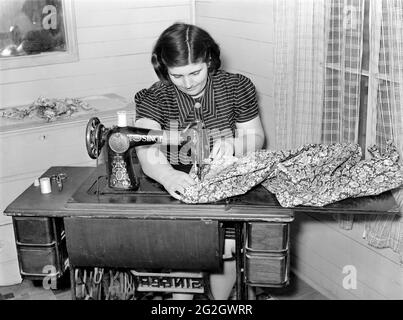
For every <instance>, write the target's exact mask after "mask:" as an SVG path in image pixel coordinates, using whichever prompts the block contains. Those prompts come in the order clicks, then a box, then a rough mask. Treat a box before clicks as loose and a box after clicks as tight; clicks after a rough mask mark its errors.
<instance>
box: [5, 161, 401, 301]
mask: <svg viewBox="0 0 403 320" xmlns="http://www.w3.org/2000/svg"><path fill="white" fill-rule="evenodd" d="M61 172H63V173H65V174H66V175H67V179H66V180H65V182H64V185H63V190H62V191H58V190H57V187H56V186H53V188H52V189H53V190H52V193H50V194H41V193H40V190H39V188H38V187H34V186H33V185H31V186H30V187H29V188H28V189H27V190H25V191H24V192H23V193H22V194H21V195H20V196H19V197H18V198H17V199H16V200H15V201H14V202H12V203H11V204H10V205H9V206H8V207H7V208H6V210H5V214H6V215H9V216H12V217H13V224H14V228H15V235H16V243H17V251H18V257H19V264H20V272H21V274H22V275H23V276H24V277H26V278H40V277H45V276H49V274H48V273H49V268H48V269H46V266H49V265H50V266H53V267H54V268H53V269H50V270H51V272H53V275H56V276H57V277H59V276H61V275H62V274H63V273H64V272H65V271H66V269H67V266H68V265H70V276H71V277H70V278H71V280H73V281H74V275H73V269H74V268H75V267H80V266H83V267H85V266H94V267H98V266H99V267H102V266H110V267H123V268H133V267H139V264H140V266H143V267H147V266H149V267H152V266H155V267H156V268H161V267H162V266H163V265H164V262H166V263H167V264H166V265H167V266H168V267H169V266H170V267H172V268H174V269H175V267H176V266H177V267H183V266H184V264H183V263H184V261H183V260H181V259H183V255H184V253H185V252H188V253H189V252H190V253H189V257H190V258H189V259H187V261H188V262H186V263H185V265H186V269H188V270H197V269H199V268H200V270H202V269H204V270H216V269H217V268H219V267H220V266H221V263H222V261H221V256H220V255H221V253H222V245H223V241H222V234H221V233H220V230H221V228H220V227H221V225H222V224H223V223H227V224H228V223H230V224H232V225H234V226H235V239H236V266H237V298H238V299H245V298H247V292H248V288H250V287H256V286H268V287H281V286H285V285H287V284H288V282H289V265H290V245H289V239H290V237H289V233H290V224H291V222H292V221H293V219H294V214H295V213H297V212H298V211H316V212H323V213H326V214H329V213H330V214H332V213H352V214H376V213H380V212H383V213H388V212H389V213H393V212H395V210H396V209H395V207H396V203H395V201H394V199H393V196H392V195H391V193H390V192H388V193H384V194H382V195H380V196H377V197H365V198H357V199H347V200H344V201H340V202H338V203H335V204H333V205H329V206H325V207H321V208H316V207H315V208H313V207H298V208H283V207H281V206H280V205H279V203H278V202H277V200H276V198H275V196H274V195H273V194H271V193H270V192H268V191H267V190H266V189H265V188H263V187H262V186H258V187H256V188H254V189H252V190H251V191H249V192H248V193H246V194H244V195H241V196H236V197H232V198H229V199H226V200H223V201H219V202H217V203H213V204H195V205H189V204H184V203H182V202H180V201H178V200H176V199H173V198H172V197H170V196H169V195H168V194H167V193H166V192H165V191H163V190H162V189H161V188H160V187H158V185H156V184H154V183H153V182H152V181H151V180H149V179H145V180H144V181H143V183H142V184H141V185H142V186H143V187H141V188H140V190H138V191H137V192H136V193H133V192H131V193H119V194H114V193H113V192H109V191H108V190H107V192H103V191H105V190H106V189H105V181H104V180H102V179H103V176H104V175H105V171H104V168H102V167H99V168H93V167H51V168H50V169H49V170H47V171H46V172H45V173H44V174H43V175H42V176H48V177H49V176H51V175H54V174H58V173H61ZM100 190H101V192H100ZM212 226H213V227H212ZM215 226H216V227H215ZM186 228H188V230H190V231H189V232H187V233H186V231H185V230H186ZM131 230H137V232H131ZM158 230H161V233H164V232H165V233H166V232H168V233H170V234H173V233H174V234H177V235H178V236H177V238H178V239H181V240H178V241H180V242H181V243H186V244H187V245H188V247H186V246H184V247H179V246H178V245H177V244H178V243H180V242H176V243H175V242H174V246H173V247H174V248H172V246H169V245H166V244H164V242H163V241H162V242H161V241H160V242H158V239H159V232H158ZM136 234H140V235H141V239H143V240H142V241H143V242H142V245H141V246H140V245H137V246H136V244H138V240H139V239H140V238H139V237H136V236H135V235H136ZM148 234H150V235H151V237H150V238H148V237H147V236H145V235H148ZM147 238H148V239H147ZM209 238H211V239H216V240H217V241H216V242H214V243H213V244H212V243H211V242H208V241H207V239H209ZM66 240H67V243H66ZM153 241H154V244H155V245H154V246H152V245H151V244H152V242H153ZM158 246H160V247H161V248H163V249H162V250H158ZM145 247H147V248H148V249H147V250H146V249H144V250H143V249H141V248H145ZM156 248H157V250H156ZM195 248H196V249H197V250H195ZM174 249H175V250H177V251H178V252H179V253H180V254H177V256H178V257H180V258H178V259H179V260H175V258H174V257H173V255H174V251H172V250H174ZM166 250H168V251H169V252H170V254H166V255H165V256H164V254H163V253H164V251H166ZM180 250H182V251H180ZM147 255H153V257H150V258H151V259H148V260H147V259H146V258H147ZM203 257H210V258H211V259H207V258H206V259H203ZM214 257H216V259H214ZM140 258H141V259H140ZM139 261H140V262H139ZM150 261H151V262H150ZM178 261H179V262H178ZM203 261H205V262H203ZM73 289H74V283H72V294H73V298H74V296H75V294H74V290H73Z"/></svg>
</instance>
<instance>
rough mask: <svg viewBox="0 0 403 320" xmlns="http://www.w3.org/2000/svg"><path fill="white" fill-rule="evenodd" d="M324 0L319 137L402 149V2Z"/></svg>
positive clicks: (396, 0) (363, 146)
mask: <svg viewBox="0 0 403 320" xmlns="http://www.w3.org/2000/svg"><path fill="white" fill-rule="evenodd" d="M330 4H331V5H330V11H329V12H330V17H329V19H328V21H329V25H328V32H327V56H326V75H325V100H324V113H323V119H324V121H323V131H322V132H323V133H322V140H323V141H324V142H325V143H326V142H338V141H349V142H358V143H359V144H360V145H361V147H362V150H363V151H365V152H366V151H367V147H369V146H371V145H373V144H376V145H378V146H379V147H380V148H381V150H382V151H383V150H386V149H387V146H388V143H387V141H388V140H391V141H392V142H393V143H394V145H395V146H397V147H398V149H400V150H402V147H403V145H402V140H403V139H402V137H403V124H402V122H403V117H402V104H401V101H402V100H403V72H402V70H403V69H402V65H403V53H402V52H403V51H402V43H403V41H402V39H403V2H402V1H401V0H379V1H370V0H331V1H330ZM366 155H367V156H368V153H366Z"/></svg>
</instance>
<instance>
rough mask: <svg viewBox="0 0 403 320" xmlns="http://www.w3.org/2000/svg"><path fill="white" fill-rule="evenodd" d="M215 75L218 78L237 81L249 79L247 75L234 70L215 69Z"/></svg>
mask: <svg viewBox="0 0 403 320" xmlns="http://www.w3.org/2000/svg"><path fill="white" fill-rule="evenodd" d="M216 76H217V77H220V78H225V79H228V80H238V81H245V80H250V79H249V78H248V77H247V76H245V75H243V74H241V73H234V72H228V71H225V70H221V69H220V70H217V72H216Z"/></svg>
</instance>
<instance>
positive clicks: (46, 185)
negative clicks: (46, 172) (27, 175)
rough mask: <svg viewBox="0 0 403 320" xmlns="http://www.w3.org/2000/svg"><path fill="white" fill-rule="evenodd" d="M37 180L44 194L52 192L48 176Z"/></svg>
mask: <svg viewBox="0 0 403 320" xmlns="http://www.w3.org/2000/svg"><path fill="white" fill-rule="evenodd" d="M39 182H40V184H41V193H43V194H46V193H51V192H52V186H51V184H50V178H47V177H45V178H41V179H39Z"/></svg>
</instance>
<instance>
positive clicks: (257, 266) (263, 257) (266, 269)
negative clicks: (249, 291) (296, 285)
mask: <svg viewBox="0 0 403 320" xmlns="http://www.w3.org/2000/svg"><path fill="white" fill-rule="evenodd" d="M288 269H289V263H288V254H286V253H284V254H261V253H252V252H247V253H246V254H245V275H246V282H247V284H249V285H252V286H263V287H264V286H283V285H285V284H287V283H288V273H289V271H288Z"/></svg>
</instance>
